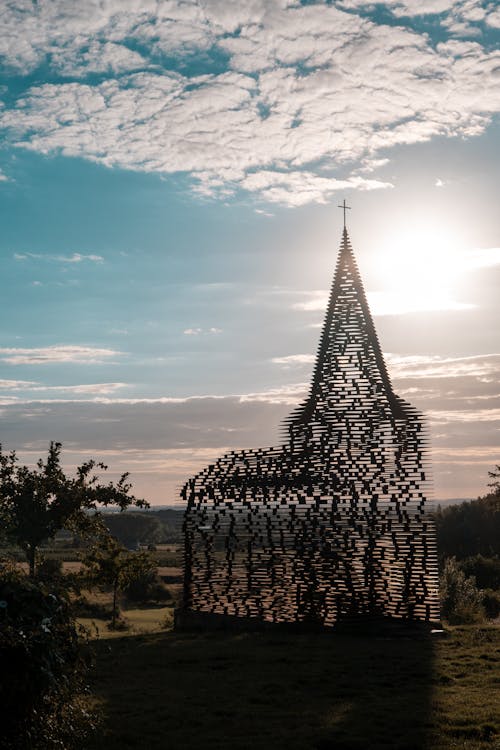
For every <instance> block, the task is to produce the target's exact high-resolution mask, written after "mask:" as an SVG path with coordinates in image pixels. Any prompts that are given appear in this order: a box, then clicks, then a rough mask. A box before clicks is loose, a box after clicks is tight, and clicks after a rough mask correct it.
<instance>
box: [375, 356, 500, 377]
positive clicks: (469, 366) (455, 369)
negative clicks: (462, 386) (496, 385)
mask: <svg viewBox="0 0 500 750" xmlns="http://www.w3.org/2000/svg"><path fill="white" fill-rule="evenodd" d="M385 358H386V361H387V365H388V368H389V371H390V373H391V375H392V376H393V377H394V378H395V379H402V378H422V379H428V378H458V377H464V376H469V375H472V376H474V377H484V376H486V375H497V374H498V373H499V371H500V354H477V355H472V356H468V357H441V356H439V355H430V356H425V355H411V356H405V355H398V354H391V353H387V354H386V355H385Z"/></svg>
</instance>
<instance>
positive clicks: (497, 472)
mask: <svg viewBox="0 0 500 750" xmlns="http://www.w3.org/2000/svg"><path fill="white" fill-rule="evenodd" d="M488 476H489V477H491V479H493V480H494V481H493V482H490V484H489V485H488V487H493V494H494V495H495V497H496V498H498V499H499V500H500V465H499V466H495V468H494V470H493V471H489V472H488ZM497 507H498V506H497Z"/></svg>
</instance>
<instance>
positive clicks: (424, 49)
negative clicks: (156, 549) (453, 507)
mask: <svg viewBox="0 0 500 750" xmlns="http://www.w3.org/2000/svg"><path fill="white" fill-rule="evenodd" d="M499 39H500V9H499V8H498V4H497V3H496V2H477V1H475V0H459V1H456V0H455V1H454V0H427V1H426V0H419V2H417V0H390V1H389V2H386V3H379V4H372V3H366V2H363V0H344V2H330V3H322V2H316V3H309V2H308V3H299V2H288V1H287V0H273V1H271V0H255V1H254V2H247V3H244V4H243V3H228V2H222V0H210V1H207V2H180V1H179V0H166V1H165V2H152V1H151V2H148V1H147V0H142V1H141V2H132V0H130V1H127V2H123V1H122V2H119V3H118V2H111V1H110V2H105V3H93V2H88V3H84V4H80V3H76V2H69V1H68V0H66V1H63V0H53V1H52V2H38V3H37V4H32V3H31V2H9V3H8V4H6V5H5V6H4V8H3V10H2V12H1V14H0V63H1V65H2V87H1V90H0V98H1V100H2V107H1V108H0V129H1V132H2V141H1V149H0V170H1V171H0V218H1V227H2V231H1V232H0V252H1V259H2V303H3V315H2V316H1V319H0V401H1V405H0V439H1V441H2V443H3V445H4V446H5V447H6V448H8V449H13V448H15V449H17V450H18V452H19V453H20V455H21V457H22V458H23V459H24V460H26V461H32V460H34V459H35V458H37V457H38V456H39V455H40V454H41V453H43V452H44V451H45V449H46V447H47V444H48V442H49V440H51V439H55V440H62V441H63V443H64V447H65V456H66V462H67V466H68V468H70V469H71V468H72V467H73V466H75V465H76V464H77V463H80V462H81V461H82V460H84V459H86V458H87V457H88V456H90V455H94V456H97V457H102V458H104V459H105V460H106V461H107V463H108V464H109V466H110V471H111V472H112V473H113V474H118V473H119V472H121V471H125V470H130V471H131V473H132V481H133V482H134V485H135V488H136V491H137V493H138V494H141V495H143V496H145V497H146V498H147V499H149V500H151V501H152V502H153V503H172V502H175V501H176V492H177V488H178V487H179V485H180V484H181V483H182V482H183V481H184V480H185V479H186V478H187V477H188V476H189V475H190V474H192V473H194V472H195V471H197V470H198V469H200V468H202V467H203V465H204V464H205V463H206V462H207V461H211V460H213V459H215V458H216V457H217V456H218V455H219V454H220V453H221V452H223V451H224V450H226V449H228V448H238V447H251V446H254V447H255V446H258V445H268V444H272V443H274V442H276V441H278V439H279V437H278V436H279V424H280V421H281V420H282V419H283V418H284V417H286V415H287V414H288V412H289V411H290V410H291V409H292V408H293V406H295V405H296V404H297V403H298V401H300V399H301V398H303V396H304V394H305V391H306V388H307V383H308V380H309V378H310V375H311V371H312V366H313V360H314V354H315V351H316V347H317V340H318V337H319V325H320V324H321V320H322V315H323V311H324V307H325V299H326V294H327V290H328V287H329V284H330V281H331V277H332V273H333V268H334V265H335V259H336V252H337V248H338V244H339V240H340V233H341V229H342V212H341V211H339V210H338V209H337V204H338V203H340V202H341V201H342V200H343V198H344V197H346V198H347V200H348V201H349V204H350V205H351V206H352V210H351V211H350V212H349V217H348V224H349V231H350V236H351V239H352V242H353V246H354V249H355V252H356V255H357V258H358V262H359V266H360V270H361V273H362V276H363V279H364V282H365V287H366V289H367V292H368V296H369V300H370V304H371V307H372V310H373V312H374V314H375V323H376V327H377V330H378V333H379V337H380V340H381V343H382V348H383V350H384V352H385V353H386V357H387V362H388V368H389V371H390V373H391V376H392V380H393V384H394V388H395V390H396V392H398V393H399V394H400V395H402V396H403V397H405V398H407V399H408V400H409V401H411V402H412V403H413V404H414V405H415V406H417V407H418V408H420V409H422V410H423V411H424V412H425V413H426V415H427V419H428V423H429V426H430V429H431V436H432V451H433V465H434V471H433V473H434V485H435V494H436V496H437V497H438V498H447V497H473V496H476V495H477V494H480V493H483V492H484V491H485V490H486V483H487V481H488V477H487V472H488V470H489V469H492V468H493V466H494V464H495V463H497V462H498V461H499V452H500V451H499V443H500V440H499V436H500V377H499V365H500V341H499V333H498V323H497V321H498V318H499V306H500V302H499V299H498V288H499V282H500V215H499V213H498V208H497V204H498V188H499V181H498V174H499V171H500V170H499V167H500V164H499V162H500V121H499V117H498V113H499V112H500V51H499Z"/></svg>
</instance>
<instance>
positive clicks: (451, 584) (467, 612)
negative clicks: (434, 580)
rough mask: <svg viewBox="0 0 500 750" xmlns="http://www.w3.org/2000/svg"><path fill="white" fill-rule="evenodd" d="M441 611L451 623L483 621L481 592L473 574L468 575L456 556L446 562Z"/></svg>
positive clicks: (442, 581)
mask: <svg viewBox="0 0 500 750" xmlns="http://www.w3.org/2000/svg"><path fill="white" fill-rule="evenodd" d="M440 594H441V613H442V615H443V617H444V618H445V619H446V620H447V621H448V622H449V623H450V624H451V625H462V624H468V623H474V622H481V621H482V620H483V619H484V610H483V607H482V603H481V592H480V591H479V590H478V588H477V586H476V581H475V579H474V578H473V577H472V576H469V577H467V576H466V575H465V573H464V572H463V571H462V570H461V568H460V565H459V564H458V563H457V561H456V559H455V558H454V557H450V558H448V559H447V560H445V562H444V567H443V572H442V574H441V582H440Z"/></svg>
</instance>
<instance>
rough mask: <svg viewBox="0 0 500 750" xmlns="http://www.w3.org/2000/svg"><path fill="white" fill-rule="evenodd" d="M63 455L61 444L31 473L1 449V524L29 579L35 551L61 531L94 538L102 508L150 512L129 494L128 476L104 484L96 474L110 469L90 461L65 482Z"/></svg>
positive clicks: (16, 459) (11, 454) (52, 445)
mask: <svg viewBox="0 0 500 750" xmlns="http://www.w3.org/2000/svg"><path fill="white" fill-rule="evenodd" d="M61 450H62V445H61V443H56V442H51V443H50V447H49V451H48V455H47V458H46V460H45V461H44V460H43V459H40V460H39V461H38V462H37V464H36V468H34V469H30V468H29V467H27V466H23V465H20V464H19V462H18V458H17V455H16V453H15V451H12V452H11V453H4V452H3V451H2V446H1V444H0V523H1V524H2V526H3V529H4V534H5V536H6V537H7V538H8V539H9V540H10V541H12V542H14V543H15V544H17V545H18V546H19V547H20V548H21V549H22V550H23V552H24V553H25V555H26V559H27V561H28V565H29V574H30V576H31V577H34V575H35V565H36V555H37V550H38V549H39V547H40V545H41V544H42V543H43V542H45V541H47V540H48V539H53V537H54V536H55V535H56V533H57V532H58V531H60V530H62V529H67V530H69V531H73V532H75V533H79V534H83V535H88V534H91V533H96V531H98V529H100V528H101V527H102V524H101V515H100V513H99V512H98V510H99V508H101V507H106V506H109V505H115V506H118V507H119V508H120V510H124V509H125V508H127V507H129V506H131V505H135V506H138V507H148V503H146V502H145V501H144V500H139V499H137V498H136V497H134V496H133V495H131V494H130V490H131V487H132V485H131V484H129V483H128V481H127V480H128V474H122V476H121V477H120V479H119V480H118V482H116V483H115V482H108V483H107V484H102V483H101V482H100V478H99V474H98V472H99V471H106V469H107V466H105V465H104V464H103V463H101V462H96V461H94V460H89V461H86V462H84V463H83V464H81V466H78V467H77V469H76V474H75V476H73V477H69V476H67V475H66V474H65V473H64V471H63V470H62V468H61Z"/></svg>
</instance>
